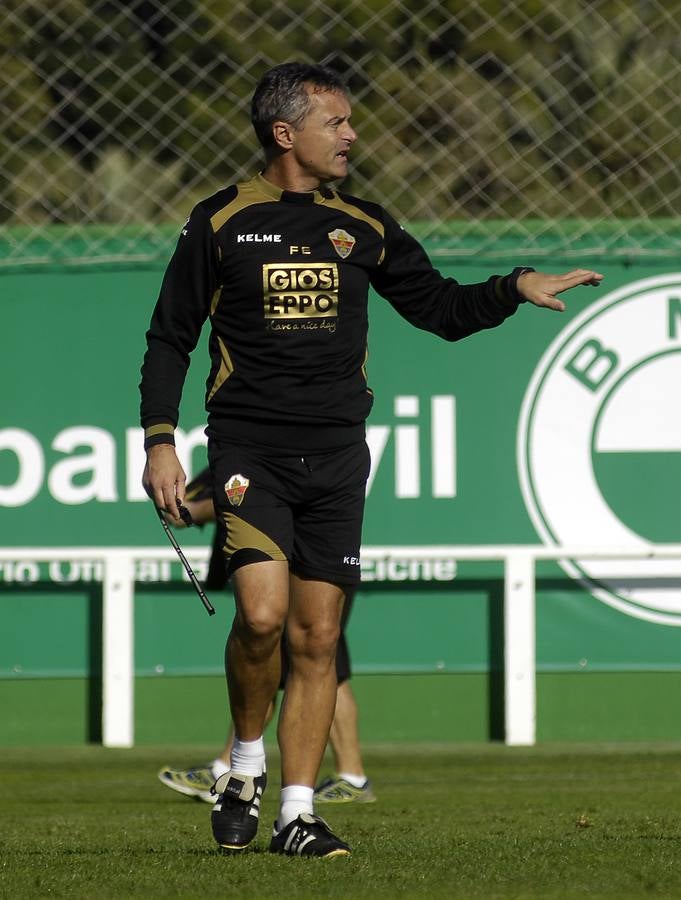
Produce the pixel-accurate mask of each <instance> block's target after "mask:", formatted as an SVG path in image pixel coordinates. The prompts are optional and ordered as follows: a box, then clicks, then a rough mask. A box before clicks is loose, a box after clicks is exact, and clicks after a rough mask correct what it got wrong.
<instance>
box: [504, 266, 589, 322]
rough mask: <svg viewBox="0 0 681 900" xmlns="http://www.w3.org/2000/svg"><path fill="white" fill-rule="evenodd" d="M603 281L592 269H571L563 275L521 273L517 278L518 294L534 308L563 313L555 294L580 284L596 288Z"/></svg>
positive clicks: (562, 305)
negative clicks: (541, 307) (542, 307)
mask: <svg viewBox="0 0 681 900" xmlns="http://www.w3.org/2000/svg"><path fill="white" fill-rule="evenodd" d="M602 280H603V276H602V275H601V274H600V273H599V272H594V271H593V270H592V269H573V270H572V272H565V273H564V274H563V275H548V274H547V273H546V272H523V274H522V275H521V276H520V277H519V278H518V282H517V288H518V292H519V293H520V294H521V295H522V296H523V297H524V298H525V299H526V300H527V301H528V302H529V303H533V304H534V305H535V306H545V307H547V308H548V309H555V310H557V311H558V312H563V310H564V309H565V304H564V303H563V301H562V300H558V299H557V297H556V294H560V293H562V292H563V291H568V290H570V288H573V287H577V286H578V285H580V284H587V285H592V286H593V287H598V285H599V284H600V283H601V281H602Z"/></svg>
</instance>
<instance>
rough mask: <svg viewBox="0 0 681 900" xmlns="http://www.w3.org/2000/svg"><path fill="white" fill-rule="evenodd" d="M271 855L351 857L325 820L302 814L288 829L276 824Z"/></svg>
mask: <svg viewBox="0 0 681 900" xmlns="http://www.w3.org/2000/svg"><path fill="white" fill-rule="evenodd" d="M270 853H285V854H286V855H287V856H323V857H331V856H350V848H349V847H348V845H347V844H346V843H345V841H342V840H341V839H340V838H339V837H336V835H335V834H333V832H332V831H331V829H330V828H329V826H328V825H327V824H326V822H325V821H324V819H321V818H320V817H319V816H311V815H308V814H307V813H301V814H300V815H299V816H298V818H297V819H294V821H293V822H289V824H288V825H287V826H286V828H282V829H281V831H278V830H277V823H276V822H275V823H274V829H273V834H272V842H271V844H270Z"/></svg>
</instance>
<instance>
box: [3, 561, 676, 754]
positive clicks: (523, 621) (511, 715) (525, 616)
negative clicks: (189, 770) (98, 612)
mask: <svg viewBox="0 0 681 900" xmlns="http://www.w3.org/2000/svg"><path fill="white" fill-rule="evenodd" d="M184 552H185V555H186V556H187V558H188V560H189V561H190V563H194V562H205V560H206V559H207V558H208V553H209V551H208V549H207V548H186V549H185V551H184ZM176 559H177V557H176V555H175V552H174V550H173V549H172V548H171V547H78V548H75V547H38V548H36V547H13V548H5V549H0V563H2V562H4V561H14V560H22V561H24V560H26V561H30V562H51V561H53V560H55V561H63V560H67V561H68V560H73V561H90V562H100V563H101V564H102V567H103V569H102V590H103V616H102V619H103V624H102V630H103V636H102V643H103V647H102V681H103V685H102V743H103V744H104V746H106V747H132V746H133V743H134V707H133V697H134V671H135V666H134V617H133V609H134V589H135V563H136V562H137V561H138V560H153V561H163V560H176ZM362 559H363V560H367V561H372V560H374V561H375V560H384V561H388V562H390V561H391V560H394V561H395V562H399V563H400V564H402V563H403V562H404V561H405V560H409V559H414V560H426V559H431V560H442V559H449V560H456V561H457V562H464V561H480V562H485V561H487V562H489V561H502V562H503V563H504V701H505V702H504V708H505V721H504V727H505V741H506V743H507V744H509V745H516V746H523V745H524V746H527V745H531V744H534V743H535V739H536V689H535V660H536V654H535V563H536V562H537V561H538V560H561V559H603V560H621V559H681V544H662V545H656V546H651V547H648V548H644V549H636V550H634V549H627V548H612V547H608V548H594V547H586V548H584V547H560V548H556V547H543V546H533V545H524V544H507V545H489V546H471V545H468V546H467V545H442V546H428V547H418V546H393V547H363V548H362ZM442 583H443V584H444V583H445V582H442ZM451 583H453V584H455V582H451Z"/></svg>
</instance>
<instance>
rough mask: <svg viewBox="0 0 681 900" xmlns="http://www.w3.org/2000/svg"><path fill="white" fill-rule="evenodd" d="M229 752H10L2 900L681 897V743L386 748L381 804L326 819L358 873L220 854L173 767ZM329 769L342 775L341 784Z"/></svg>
mask: <svg viewBox="0 0 681 900" xmlns="http://www.w3.org/2000/svg"><path fill="white" fill-rule="evenodd" d="M213 749H214V748H208V747H196V746H194V747H174V748H173V750H172V752H171V753H168V752H167V750H162V751H161V750H159V749H158V748H149V747H144V748H141V749H134V750H129V751H124V750H120V751H118V750H104V749H102V748H99V747H81V748H54V749H46V748H40V749H34V748H30V749H24V750H17V749H11V750H3V751H2V754H0V896H1V897H8V898H9V897H11V898H28V897H30V898H42V897H69V898H80V897H88V898H89V897H92V898H123V897H139V898H142V897H144V898H152V897H153V898H156V897H158V898H161V897H163V898H165V897H186V898H194V897H196V898H213V897H215V898H217V897H220V898H225V897H229V898H233V897H234V898H236V897H242V898H261V897H267V898H269V897H272V898H274V897H276V898H287V897H295V898H298V897H306V898H319V897H339V898H393V897H394V898H403V897H428V898H431V897H432V898H473V897H489V898H496V897H498V898H508V897H513V898H525V897H527V898H529V897H532V898H554V897H555V898H571V897H575V898H577V897H580V898H582V897H589V898H605V897H608V898H617V900H625V898H634V897H668V898H672V897H675V898H678V897H681V745H679V744H675V745H661V744H655V745H619V746H614V745H599V746H595V745H560V746H550V745H546V746H539V747H537V748H528V749H521V748H505V747H503V746H496V745H480V746H477V745H475V746H471V745H463V746H462V745H452V746H424V747H421V748H419V747H416V746H414V745H409V746H405V745H401V746H385V747H383V746H378V745H375V746H371V747H368V748H366V751H365V758H366V763H367V769H368V770H369V772H370V774H371V776H372V777H373V781H374V784H375V789H376V793H377V795H378V802H377V803H375V804H371V805H352V804H351V805H348V806H340V807H337V806H330V805H326V806H324V807H321V806H320V807H319V812H321V813H322V814H323V815H325V816H326V817H327V818H328V819H329V821H330V824H331V826H332V828H333V829H334V830H335V831H336V832H337V833H339V834H340V835H341V836H343V837H344V838H346V839H347V840H348V841H349V842H350V843H351V845H352V846H353V849H354V853H353V855H352V856H351V857H350V858H349V859H347V858H346V859H334V860H313V859H290V858H285V857H278V856H271V855H270V854H269V853H267V852H266V848H267V842H268V837H269V830H270V824H271V821H272V819H273V817H274V815H275V812H276V801H277V798H278V776H277V760H276V754H275V753H274V752H273V753H271V754H270V786H269V788H268V790H267V793H266V795H265V800H264V803H263V817H262V821H261V830H260V834H259V836H258V839H257V842H256V846H255V848H254V849H253V850H249V851H247V852H245V853H243V854H242V855H240V856H238V857H234V856H231V857H227V856H222V855H220V854H219V853H218V852H217V850H216V849H215V848H214V845H213V839H212V836H211V833H210V824H209V818H210V806H209V805H208V804H205V803H201V802H198V801H193V800H190V799H187V798H184V797H181V796H179V795H177V794H174V793H173V792H171V791H170V790H168V789H167V788H165V787H163V786H162V785H161V784H160V783H159V782H158V781H157V780H156V777H155V773H156V770H157V769H158V767H159V765H160V764H164V763H171V764H182V765H184V764H186V763H192V762H198V761H204V760H205V759H206V758H208V757H209V756H210V754H211V751H212V750H213ZM328 768H329V767H328V765H327V766H326V767H325V769H324V771H327V770H328Z"/></svg>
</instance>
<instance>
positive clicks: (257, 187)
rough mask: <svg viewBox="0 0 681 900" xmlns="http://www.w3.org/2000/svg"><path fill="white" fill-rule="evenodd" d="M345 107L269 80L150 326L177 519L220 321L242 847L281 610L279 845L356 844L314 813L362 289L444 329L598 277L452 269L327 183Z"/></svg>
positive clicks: (222, 495)
mask: <svg viewBox="0 0 681 900" xmlns="http://www.w3.org/2000/svg"><path fill="white" fill-rule="evenodd" d="M350 114H351V109H350V104H349V101H348V97H347V93H346V90H345V87H344V85H343V82H342V81H341V80H340V78H339V77H338V75H337V74H336V73H335V72H333V71H331V70H329V69H326V68H324V67H321V66H307V65H303V64H298V63H289V64H285V65H283V66H277V67H275V68H274V69H272V70H270V71H269V72H268V73H266V75H265V76H264V77H263V79H261V81H260V83H259V85H258V87H257V88H256V91H255V94H254V97H253V102H252V120H253V124H254V127H255V131H256V134H257V136H258V138H259V140H260V142H261V144H262V146H263V149H264V152H265V168H264V170H263V172H262V173H261V174H259V175H256V176H255V177H254V178H252V179H251V180H250V181H247V182H246V183H244V184H236V185H232V186H230V187H227V188H225V189H223V190H220V191H218V192H217V193H216V194H214V195H213V196H212V197H210V198H208V199H207V200H204V201H202V202H201V203H199V204H198V205H197V206H196V207H195V209H194V210H193V211H192V214H191V216H190V217H189V220H188V221H187V223H186V224H185V226H184V228H183V230H182V234H181V235H180V238H179V241H178V245H177V249H176V251H175V254H174V256H173V258H172V260H171V262H170V264H169V266H168V270H167V272H166V275H165V278H164V280H163V284H162V287H161V293H160V296H159V299H158V302H157V304H156V307H155V310H154V313H153V317H152V320H151V326H150V328H149V331H148V333H147V345H148V346H147V352H146V355H145V358H144V364H143V368H142V383H141V394H142V404H141V421H142V425H143V427H144V429H145V448H146V450H147V465H146V467H145V471H144V476H143V480H144V484H145V487H146V488H147V491H148V493H149V495H150V496H151V497H152V499H153V500H154V501H155V502H156V504H157V505H158V506H160V507H162V508H164V509H165V510H166V511H167V512H168V514H169V515H170V516H171V517H175V518H177V516H178V502H181V501H182V499H183V497H184V483H185V475H184V472H183V470H182V468H181V466H180V464H179V462H178V460H177V457H176V455H175V450H174V440H173V432H174V428H175V426H176V425H177V422H178V414H179V413H178V410H179V404H180V396H181V391H182V386H183V383H184V378H185V374H186V371H187V367H188V365H189V354H190V353H191V351H192V350H193V349H194V347H195V346H196V343H197V341H198V337H199V334H200V332H201V328H202V326H203V323H204V322H205V320H206V318H210V321H211V337H210V357H211V369H210V374H209V377H208V381H207V390H206V408H207V411H208V427H207V434H208V439H209V442H208V454H209V462H210V467H211V473H212V477H213V491H214V496H213V500H214V504H215V509H216V513H217V516H218V522H219V524H220V526H221V528H222V534H223V539H224V543H223V548H224V554H225V560H226V566H227V572H228V574H229V575H230V577H231V579H232V582H233V586H234V592H235V597H236V603H237V611H236V616H235V620H234V623H233V626H232V630H231V632H230V635H229V638H228V641H227V651H226V673H227V683H228V688H229V697H230V707H231V712H232V720H233V722H234V726H235V735H236V736H235V741H234V748H233V750H232V766H231V771H230V773H229V775H226V776H223V777H222V778H221V779H218V782H217V783H216V792H217V794H218V798H217V802H216V804H215V807H214V808H213V813H212V826H213V834H214V836H215V839H216V840H217V842H218V844H219V845H220V846H222V847H223V848H226V849H230V850H234V851H239V850H243V849H244V848H245V847H246V846H248V844H249V843H250V842H251V841H252V840H253V838H254V837H255V834H256V830H257V824H258V811H259V806H260V798H261V796H262V792H263V790H264V789H265V786H266V781H267V774H266V768H265V754H264V747H263V743H262V731H263V723H264V720H265V715H266V711H267V706H268V704H269V702H270V699H271V697H272V696H273V694H274V692H275V690H276V685H277V683H278V680H279V638H280V635H281V633H282V630H283V627H284V624H285V623H286V626H287V634H288V645H289V654H290V660H291V669H290V673H289V676H288V680H287V686H286V691H285V693H284V700H283V703H282V709H281V714H280V719H279V729H278V740H279V745H280V749H281V757H282V791H281V803H280V808H279V815H278V817H277V820H276V822H275V824H274V830H273V836H272V839H271V843H270V850H271V851H273V852H278V853H286V854H289V855H314V856H326V857H329V856H339V855H347V854H348V853H349V852H350V848H349V847H348V845H347V844H346V843H345V842H344V841H342V840H341V839H340V838H338V837H337V836H336V835H334V834H333V833H332V832H331V831H330V829H329V827H328V825H327V824H326V823H325V822H324V821H323V820H322V819H319V818H318V817H317V816H315V815H314V814H313V809H312V792H313V787H314V783H315V779H316V776H317V772H318V769H319V765H320V762H321V758H322V754H323V752H324V747H325V745H326V740H327V736H328V730H329V726H330V723H331V720H332V717H333V704H334V697H335V689H336V684H335V670H334V656H335V644H336V640H337V636H338V623H339V619H340V614H341V610H342V605H343V597H344V591H345V589H347V588H348V587H351V586H354V585H356V584H357V583H358V582H359V578H360V560H359V549H360V540H361V524H362V515H363V507H364V493H365V483H366V480H367V477H368V472H369V456H368V450H367V447H366V444H365V441H364V429H365V424H364V423H365V420H366V417H367V415H368V414H369V411H370V409H371V403H372V393H371V389H370V387H369V384H368V381H367V370H366V363H367V356H368V349H367V331H368V318H367V301H368V293H369V288H370V287H373V288H374V290H375V291H376V292H377V293H378V294H380V295H381V296H382V297H385V298H386V299H387V300H388V302H389V303H390V304H391V305H392V306H393V307H394V308H395V309H396V310H397V312H398V313H399V314H400V315H402V316H403V317H404V318H405V319H407V320H408V321H409V322H411V323H412V324H413V325H415V326H416V327H417V328H422V329H425V330H427V331H431V332H433V334H436V335H439V336H440V337H442V338H444V339H446V340H451V341H453V340H458V339H459V338H462V337H466V336H467V335H470V334H473V333H474V332H476V331H479V330H481V329H483V328H491V327H494V326H496V325H499V324H500V323H501V322H503V321H504V319H506V318H507V317H508V316H510V315H512V314H513V313H515V311H516V309H517V308H518V305H519V303H521V302H523V301H524V300H528V301H530V302H531V303H533V304H535V305H536V306H545V307H549V308H552V309H558V310H560V309H563V308H564V307H563V304H562V302H561V301H559V300H558V299H556V294H557V293H559V292H561V291H563V290H566V289H568V288H571V287H574V286H576V285H579V284H597V283H598V282H599V281H600V279H601V276H600V275H599V274H598V273H596V272H592V271H586V270H576V271H574V272H570V273H567V274H565V275H546V274H542V273H539V272H534V270H532V269H528V268H518V269H515V270H514V271H513V272H512V273H511V274H510V275H505V276H497V275H493V276H491V277H490V278H489V279H488V280H487V281H486V282H483V283H481V284H474V285H460V284H458V283H457V282H456V281H454V280H453V279H446V278H443V277H442V276H441V275H440V274H439V273H438V272H437V271H436V270H435V269H434V268H433V267H432V265H431V264H430V262H429V260H428V258H427V256H426V254H425V252H424V250H423V249H422V247H421V246H420V245H419V244H418V243H417V242H416V241H415V240H414V239H413V238H412V237H410V235H409V234H408V233H407V232H405V231H404V230H403V229H402V228H401V227H400V226H399V225H398V224H397V223H396V222H395V220H394V219H393V218H392V217H391V216H390V215H389V214H388V213H387V212H385V210H383V209H382V208H381V207H380V206H378V205H377V204H375V203H370V202H367V201H365V200H359V199H357V198H356V197H351V196H348V195H346V194H343V193H341V192H339V191H336V190H333V189H331V188H330V187H328V185H329V183H331V182H334V181H338V180H341V179H342V178H343V177H345V175H346V174H347V167H348V155H349V152H350V149H351V147H352V145H353V143H354V141H355V140H356V137H357V135H356V133H355V132H354V130H353V128H352V126H351V125H350Z"/></svg>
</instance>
